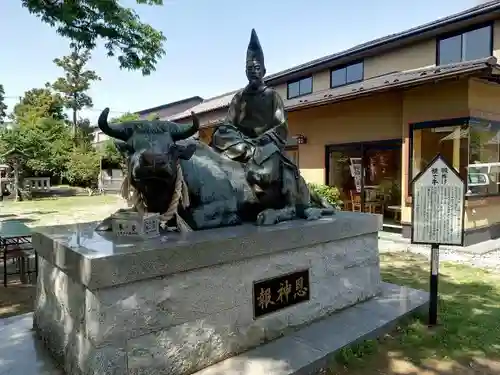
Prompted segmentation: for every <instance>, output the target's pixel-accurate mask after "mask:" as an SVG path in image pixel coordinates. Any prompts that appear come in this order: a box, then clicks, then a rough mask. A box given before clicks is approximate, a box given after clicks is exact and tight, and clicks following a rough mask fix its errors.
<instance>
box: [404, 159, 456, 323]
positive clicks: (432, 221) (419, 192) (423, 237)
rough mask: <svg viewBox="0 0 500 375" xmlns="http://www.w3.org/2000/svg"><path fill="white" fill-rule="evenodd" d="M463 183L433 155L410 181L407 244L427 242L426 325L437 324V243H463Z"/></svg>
mask: <svg viewBox="0 0 500 375" xmlns="http://www.w3.org/2000/svg"><path fill="white" fill-rule="evenodd" d="M464 212H465V182H464V180H463V179H462V178H461V177H460V175H459V174H458V173H457V171H456V170H455V168H453V167H452V166H451V165H449V164H448V162H447V161H446V160H445V159H443V157H442V156H441V155H437V156H436V157H435V158H434V159H433V160H432V161H431V162H430V163H429V165H428V166H427V168H425V170H423V171H422V172H421V173H419V174H418V175H417V176H416V177H415V178H414V179H413V181H412V229H411V243H414V244H423V245H431V275H430V301H429V325H431V326H432V325H435V324H436V323H437V300H438V275H439V245H452V246H463V242H464Z"/></svg>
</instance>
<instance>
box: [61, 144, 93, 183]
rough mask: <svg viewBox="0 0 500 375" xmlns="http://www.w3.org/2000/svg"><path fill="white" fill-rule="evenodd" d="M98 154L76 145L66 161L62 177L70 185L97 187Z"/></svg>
mask: <svg viewBox="0 0 500 375" xmlns="http://www.w3.org/2000/svg"><path fill="white" fill-rule="evenodd" d="M99 163H100V158H99V154H98V153H97V152H95V151H94V150H92V149H88V148H85V147H77V148H75V149H74V150H73V152H72V153H71V155H70V158H69V160H68V162H67V163H66V172H65V173H64V177H65V178H66V179H67V180H68V182H69V183H70V185H71V186H79V187H84V188H95V187H97V183H98V178H99V169H100V168H99Z"/></svg>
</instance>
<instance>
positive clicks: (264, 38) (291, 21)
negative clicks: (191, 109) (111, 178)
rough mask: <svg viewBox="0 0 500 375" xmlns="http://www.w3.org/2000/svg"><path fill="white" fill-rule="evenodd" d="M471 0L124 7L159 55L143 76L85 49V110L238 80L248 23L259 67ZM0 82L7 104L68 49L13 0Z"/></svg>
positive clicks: (286, 63)
mask: <svg viewBox="0 0 500 375" xmlns="http://www.w3.org/2000/svg"><path fill="white" fill-rule="evenodd" d="M478 2H479V1H474V0H453V1H451V0H444V1H436V0H420V1H418V2H408V1H400V0H378V1H368V0H363V1H343V2H339V1H333V0H310V1H305V0H275V1H269V0H253V1H248V2H243V1H242V0H165V5H164V6H163V7H148V6H137V5H136V4H135V1H134V0H127V1H121V3H122V4H124V5H126V6H130V7H134V8H135V9H136V10H137V12H138V13H139V15H140V16H141V19H142V20H143V21H145V22H148V23H150V24H151V25H153V26H154V27H155V28H157V29H160V30H162V31H163V33H164V34H165V35H166V37H167V42H166V45H165V49H166V51H167V53H166V55H165V57H164V58H163V59H162V60H161V61H160V62H159V63H158V65H157V70H156V72H154V73H153V74H152V75H150V76H148V77H143V76H142V75H141V73H140V72H129V71H124V70H120V69H119V66H118V62H117V61H116V60H115V59H114V58H108V57H106V55H105V53H104V50H103V49H102V48H98V49H96V50H95V51H94V53H93V57H92V61H91V63H90V65H89V67H90V68H92V69H94V70H96V71H97V73H98V74H99V75H100V76H101V77H102V81H101V82H98V83H96V84H94V85H93V87H92V90H91V92H90V94H91V96H92V97H93V99H94V109H93V110H90V111H85V112H84V113H82V115H83V116H86V117H89V118H90V119H91V120H95V118H96V117H97V116H98V114H99V112H98V111H99V110H101V109H102V108H104V107H110V108H111V111H112V116H116V115H118V114H119V113H120V112H127V111H136V110H140V109H145V108H148V107H153V106H156V105H160V104H164V103H168V102H171V101H175V100H179V99H183V98H185V97H188V96H193V95H200V96H202V97H205V98H206V97H210V96H214V95H218V94H221V93H224V92H227V91H230V90H233V89H237V88H239V87H241V86H242V85H244V84H245V74H244V67H245V65H244V61H245V53H246V47H247V44H248V40H249V37H250V30H251V29H252V27H254V28H255V29H256V30H257V33H258V35H259V38H260V40H261V44H262V47H263V49H264V53H265V57H266V67H267V72H268V74H271V73H274V72H277V71H280V70H283V69H286V68H289V67H291V66H294V65H297V64H300V63H303V62H306V61H309V60H312V59H314V58H317V57H321V56H324V55H327V54H331V53H334V52H337V51H341V50H344V49H347V48H350V47H352V46H354V45H356V44H359V43H363V42H366V41H369V40H372V39H375V38H378V37H381V36H384V35H387V34H391V33H395V32H399V31H403V30H405V29H408V28H411V27H413V26H418V25H420V24H422V23H425V22H428V21H432V20H434V19H437V18H440V17H444V16H447V15H449V14H451V13H455V12H459V11H461V10H464V9H466V8H469V7H472V6H474V5H476V4H477V3H478ZM0 15H1V19H2V22H0V35H3V38H2V53H1V56H2V58H1V59H0V83H2V84H3V85H4V88H5V91H6V96H7V97H8V99H7V104H8V105H9V106H13V105H14V104H15V103H16V101H17V99H16V98H17V97H19V96H21V95H22V94H23V93H24V92H25V91H26V90H29V89H30V88H33V87H41V86H42V85H43V84H44V83H45V82H49V81H50V82H53V81H54V80H55V79H56V78H57V77H58V76H60V75H61V71H60V69H59V68H58V67H57V66H56V65H55V64H54V63H53V59H54V58H55V57H60V56H63V55H65V54H67V52H68V41H67V40H65V39H64V38H62V37H60V36H59V35H57V33H56V32H55V31H54V30H53V29H52V28H51V27H50V26H48V25H46V24H44V23H42V22H41V21H40V20H39V19H37V18H36V17H34V16H32V15H31V14H29V12H28V11H27V10H26V9H24V8H22V7H21V1H20V0H9V1H6V0H3V1H0Z"/></svg>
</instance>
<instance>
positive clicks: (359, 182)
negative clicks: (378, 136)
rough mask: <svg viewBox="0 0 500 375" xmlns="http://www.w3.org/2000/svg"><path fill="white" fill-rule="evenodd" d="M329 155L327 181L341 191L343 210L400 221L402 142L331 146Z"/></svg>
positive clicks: (389, 141) (390, 141)
mask: <svg viewBox="0 0 500 375" xmlns="http://www.w3.org/2000/svg"><path fill="white" fill-rule="evenodd" d="M328 152H329V157H328V162H329V168H328V171H327V177H328V180H327V181H328V184H329V185H330V186H335V187H337V188H338V189H339V191H340V194H341V198H342V201H343V202H344V210H348V211H355V212H371V213H379V214H382V215H383V216H384V218H385V219H387V220H390V221H394V219H395V218H399V216H398V213H399V212H400V204H401V203H400V202H401V140H388V141H378V142H364V143H354V144H347V145H346V144H344V145H332V146H329V147H328ZM387 220H386V221H387Z"/></svg>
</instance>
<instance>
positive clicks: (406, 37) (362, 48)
mask: <svg viewBox="0 0 500 375" xmlns="http://www.w3.org/2000/svg"><path fill="white" fill-rule="evenodd" d="M495 12H496V13H499V12H500V1H498V0H496V1H488V2H486V3H483V4H480V5H477V6H475V7H472V8H469V9H466V10H464V11H462V12H459V13H456V14H452V15H450V16H447V17H444V18H441V19H438V20H435V21H432V22H429V23H426V24H424V25H420V26H417V27H414V28H411V29H408V30H405V31H403V32H399V33H395V34H391V35H387V36H384V37H382V38H378V39H375V40H372V41H370V42H366V43H362V44H360V45H357V46H354V47H352V48H349V49H347V50H345V51H342V52H337V53H334V54H331V55H328V56H324V57H321V58H319V59H315V60H312V61H309V62H306V63H304V64H300V65H297V66H294V67H292V68H289V69H285V70H282V71H280V72H277V73H274V74H271V75H269V76H267V77H266V81H267V82H270V83H271V82H273V81H275V80H278V79H280V78H282V79H285V78H286V76H288V75H291V74H295V73H297V74H298V73H299V72H304V71H306V70H309V69H314V68H316V67H319V66H322V65H324V64H331V63H333V62H334V61H337V60H339V59H341V58H342V59H343V58H348V57H349V56H353V58H354V55H356V54H360V53H366V52H368V51H372V50H375V49H377V48H379V47H381V48H382V47H383V48H386V47H388V45H390V44H396V43H398V44H397V45H400V44H401V43H402V42H403V41H408V42H409V41H410V39H411V38H415V37H418V38H424V37H426V35H425V34H429V33H436V32H438V31H439V30H442V29H443V28H445V27H447V28H450V27H451V26H452V25H453V24H457V23H459V22H465V21H467V20H469V19H472V18H473V17H481V16H482V17H488V16H490V15H491V16H492V15H493V13H495ZM457 26H458V25H457ZM427 37H429V35H427ZM373 52H374V51H373Z"/></svg>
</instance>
